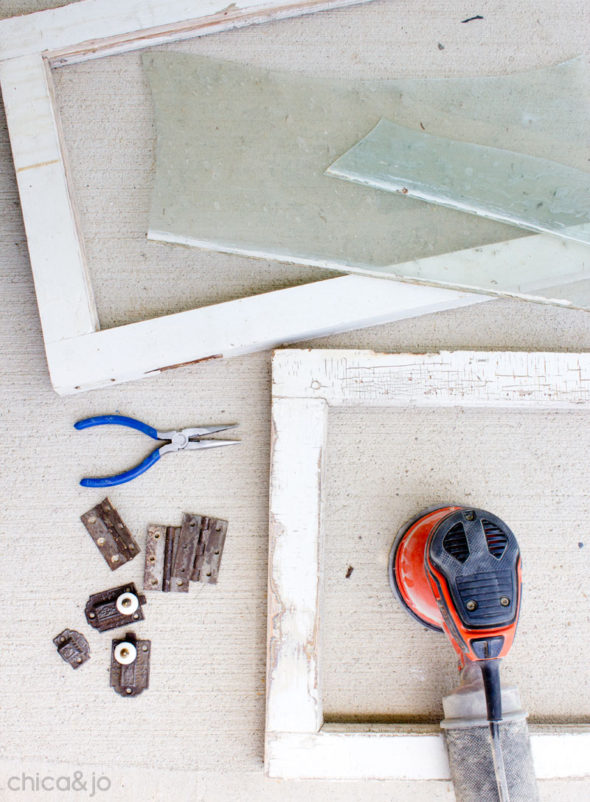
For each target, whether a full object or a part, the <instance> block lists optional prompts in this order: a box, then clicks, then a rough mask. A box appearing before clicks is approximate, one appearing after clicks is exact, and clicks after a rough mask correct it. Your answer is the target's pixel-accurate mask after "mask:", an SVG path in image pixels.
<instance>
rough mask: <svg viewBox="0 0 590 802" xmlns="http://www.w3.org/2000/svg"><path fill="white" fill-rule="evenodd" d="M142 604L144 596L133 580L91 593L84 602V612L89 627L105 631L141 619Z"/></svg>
mask: <svg viewBox="0 0 590 802" xmlns="http://www.w3.org/2000/svg"><path fill="white" fill-rule="evenodd" d="M143 604H145V596H142V595H140V594H139V593H138V592H137V589H136V587H135V585H134V584H133V582H130V583H129V584H128V585H121V586H119V587H118V588H110V590H103V591H101V592H100V593H93V594H92V596H90V597H89V599H88V601H87V602H86V607H85V609H84V614H85V615H86V620H87V621H88V623H89V624H90V626H91V627H94V629H98V631H99V632H105V631H106V630H108V629H115V628H116V627H124V626H129V624H133V623H135V622H136V621H143V610H142V609H141V607H142V605H143Z"/></svg>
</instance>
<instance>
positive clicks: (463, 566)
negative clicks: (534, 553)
mask: <svg viewBox="0 0 590 802" xmlns="http://www.w3.org/2000/svg"><path fill="white" fill-rule="evenodd" d="M389 579H390V583H391V586H392V588H393V590H394V591H395V593H396V594H397V596H398V598H399V599H400V601H401V603H402V604H403V606H404V607H405V608H406V610H407V611H408V612H409V613H410V614H411V615H412V616H413V617H414V618H415V619H417V620H418V621H419V622H420V623H421V624H423V625H424V626H425V627H428V628H430V629H434V630H437V631H439V632H445V633H446V635H447V637H448V638H449V640H450V641H451V643H452V645H453V647H454V649H455V651H456V652H457V654H458V656H459V666H460V668H464V667H465V665H466V664H467V663H474V664H477V665H479V667H480V668H481V673H482V679H483V687H484V692H485V700H486V708H487V718H488V722H489V726H490V734H491V739H492V740H491V745H492V752H493V761H494V769H495V772H496V779H497V789H498V797H499V799H500V800H501V802H504V800H508V799H509V796H508V788H507V783H506V777H505V771H504V763H503V758H502V752H501V748H500V736H499V728H498V724H499V722H501V721H502V696H501V688H500V671H499V666H500V660H501V658H503V657H505V656H506V654H507V653H508V651H509V649H510V647H511V646H512V642H513V640H514V635H515V633H516V627H517V624H518V616H519V612H520V600H521V593H522V580H521V561H520V550H519V547H518V543H517V541H516V537H515V536H514V534H513V532H512V530H511V529H510V528H509V527H508V526H507V525H506V524H505V523H504V522H503V521H501V520H500V519H499V518H498V517H497V516H495V515H493V514H492V513H490V512H485V511H484V510H479V509H473V508H469V507H458V506H449V507H442V508H437V509H434V510H431V511H427V512H424V513H422V514H421V515H420V516H419V517H418V518H416V519H414V520H413V521H412V522H411V523H409V524H408V525H407V526H405V527H404V528H403V529H402V530H401V531H400V532H399V534H398V536H397V538H396V540H395V542H394V544H393V547H392V549H391V554H390V560H389Z"/></svg>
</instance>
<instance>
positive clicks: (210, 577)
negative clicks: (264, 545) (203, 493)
mask: <svg viewBox="0 0 590 802" xmlns="http://www.w3.org/2000/svg"><path fill="white" fill-rule="evenodd" d="M227 526H228V523H227V521H223V520H221V519H219V518H210V517H207V516H201V515H193V514H192V513H185V514H184V515H183V518H182V526H163V525H161V524H151V525H150V526H149V527H148V535H147V541H146V549H145V571H144V580H143V588H144V590H162V591H164V592H182V593H186V592H188V589H189V583H190V581H193V582H208V583H215V582H217V576H218V574H219V565H220V562H221V555H222V553H223V546H224V544H225V535H226V533H227Z"/></svg>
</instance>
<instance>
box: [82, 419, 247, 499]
mask: <svg viewBox="0 0 590 802" xmlns="http://www.w3.org/2000/svg"><path fill="white" fill-rule="evenodd" d="M105 424H114V425H116V426H127V427H128V428H129V429H137V431H139V432H143V433H144V434H147V436H148V437H151V438H152V440H163V441H167V442H166V443H165V445H162V446H159V447H158V448H156V449H155V451H152V453H151V454H149V455H148V456H147V457H146V458H145V459H144V460H143V462H140V463H139V465H136V466H135V468H131V469H130V470H128V471H125V472H124V473H118V474H117V475H116V476H102V477H86V478H84V479H82V480H81V482H80V484H81V485H82V487H112V486H113V485H122V484H124V483H125V482H130V481H131V480H132V479H135V478H136V477H137V476H141V474H142V473H145V471H147V469H148V468H151V466H152V465H154V463H156V462H157V461H158V460H159V459H160V457H161V456H163V455H164V454H170V453H172V452H174V451H185V450H190V451H193V450H196V449H200V448H216V447H219V446H231V445H235V444H236V443H239V442H240V441H239V440H205V439H203V438H205V437H208V436H209V435H211V434H215V433H216V432H223V431H225V430H226V429H233V428H234V427H235V426H237V425H238V424H237V423H230V424H221V425H214V426H193V427H191V428H189V429H181V430H180V431H175V430H173V431H169V432H158V431H157V430H156V429H154V428H153V426H148V424H147V423H142V421H139V420H136V419H135V418H128V417H126V416H125V415H98V416H96V417H94V418H85V419H84V420H79V421H78V422H77V423H75V424H74V428H75V429H89V428H90V427H92V426H104V425H105Z"/></svg>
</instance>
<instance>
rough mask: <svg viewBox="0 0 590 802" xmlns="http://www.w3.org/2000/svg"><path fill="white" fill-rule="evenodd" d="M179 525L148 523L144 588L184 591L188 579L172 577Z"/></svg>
mask: <svg viewBox="0 0 590 802" xmlns="http://www.w3.org/2000/svg"><path fill="white" fill-rule="evenodd" d="M180 529H181V527H180V526H162V525H160V524H150V526H149V527H148V534H147V540H146V545H145V570H144V575H143V589H144V590H163V591H164V592H166V593H168V592H172V593H178V592H180V593H186V592H187V591H188V587H189V585H188V579H181V578H176V579H173V577H172V566H173V564H174V559H175V551H176V543H177V541H178V537H179V535H180Z"/></svg>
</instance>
